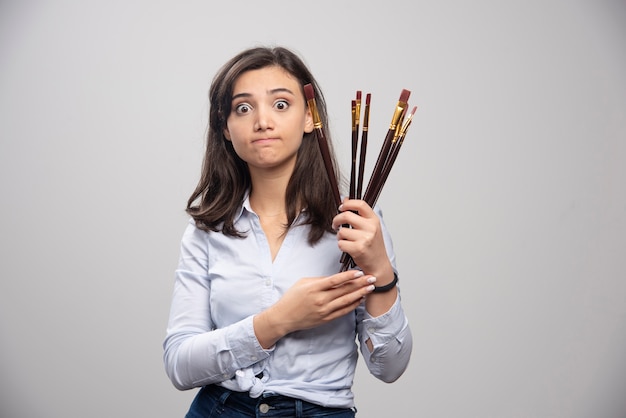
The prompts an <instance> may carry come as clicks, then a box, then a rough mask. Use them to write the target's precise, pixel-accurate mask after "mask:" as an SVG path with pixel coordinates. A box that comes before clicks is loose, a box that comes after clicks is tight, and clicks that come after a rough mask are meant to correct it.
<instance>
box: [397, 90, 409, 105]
mask: <svg viewBox="0 0 626 418" xmlns="http://www.w3.org/2000/svg"><path fill="white" fill-rule="evenodd" d="M410 95H411V92H410V91H409V90H407V89H402V93H400V99H398V100H399V101H400V102H404V103H406V102H408V101H409V96H410Z"/></svg>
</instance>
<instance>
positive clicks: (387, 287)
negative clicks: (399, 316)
mask: <svg viewBox="0 0 626 418" xmlns="http://www.w3.org/2000/svg"><path fill="white" fill-rule="evenodd" d="M397 284H398V275H397V274H396V272H395V271H394V272H393V280H392V281H391V283H389V284H386V285H384V286H378V287H374V290H372V292H374V293H385V292H389V291H390V290H391V289H393V288H394V287H396V285H397Z"/></svg>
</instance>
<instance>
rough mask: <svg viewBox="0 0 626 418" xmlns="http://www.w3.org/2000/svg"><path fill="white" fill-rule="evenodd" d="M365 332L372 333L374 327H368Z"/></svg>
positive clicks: (374, 329) (374, 330)
mask: <svg viewBox="0 0 626 418" xmlns="http://www.w3.org/2000/svg"><path fill="white" fill-rule="evenodd" d="M367 332H369V333H370V334H373V333H375V332H376V328H373V327H370V328H368V329H367Z"/></svg>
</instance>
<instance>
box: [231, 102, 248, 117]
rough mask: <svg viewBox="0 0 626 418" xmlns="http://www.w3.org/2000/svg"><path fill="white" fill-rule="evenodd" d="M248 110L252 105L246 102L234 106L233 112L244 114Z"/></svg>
mask: <svg viewBox="0 0 626 418" xmlns="http://www.w3.org/2000/svg"><path fill="white" fill-rule="evenodd" d="M250 110H252V106H250V105H249V104H248V103H239V104H238V105H237V106H235V113H237V114H238V115H244V114H246V113H248V112H250Z"/></svg>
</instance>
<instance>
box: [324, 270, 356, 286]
mask: <svg viewBox="0 0 626 418" xmlns="http://www.w3.org/2000/svg"><path fill="white" fill-rule="evenodd" d="M363 276H364V273H363V272H362V271H361V270H348V271H343V272H341V273H337V274H333V275H332V276H328V277H327V278H326V281H327V283H326V288H328V289H332V288H337V287H340V286H342V285H344V284H345V283H348V282H351V281H353V280H355V279H358V278H359V277H363Z"/></svg>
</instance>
